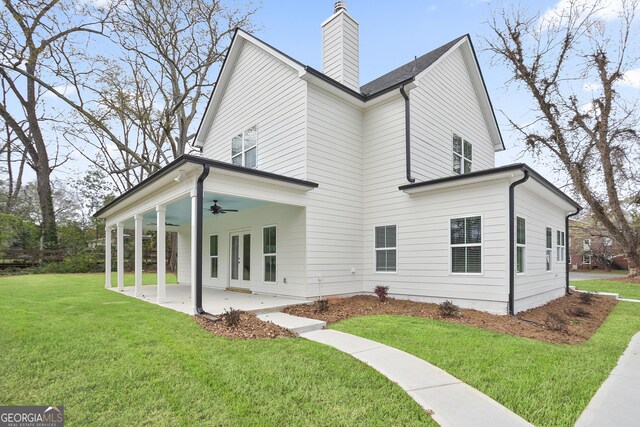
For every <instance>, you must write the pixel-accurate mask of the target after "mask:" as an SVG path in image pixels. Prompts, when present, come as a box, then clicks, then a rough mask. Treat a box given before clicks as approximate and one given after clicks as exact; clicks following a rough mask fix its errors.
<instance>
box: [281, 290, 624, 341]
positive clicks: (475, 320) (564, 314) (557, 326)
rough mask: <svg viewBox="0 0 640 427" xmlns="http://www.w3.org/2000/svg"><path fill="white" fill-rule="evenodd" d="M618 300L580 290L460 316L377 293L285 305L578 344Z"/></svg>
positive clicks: (299, 311) (336, 315)
mask: <svg viewBox="0 0 640 427" xmlns="http://www.w3.org/2000/svg"><path fill="white" fill-rule="evenodd" d="M617 303H618V301H617V300H616V299H614V298H610V297H603V296H593V301H592V302H591V303H590V304H585V303H583V302H581V300H580V297H579V294H571V295H567V296H564V297H561V298H558V299H555V300H553V301H550V302H549V303H547V304H545V305H543V306H541V307H536V308H534V309H531V310H528V311H525V312H521V313H518V315H516V316H504V315H495V314H489V313H485V312H483V311H477V310H467V309H460V310H459V314H458V315H457V316H454V317H447V316H442V315H441V314H440V311H439V309H438V305H436V304H429V303H421V302H415V301H408V300H399V299H393V298H389V299H387V301H385V302H380V301H379V300H378V298H377V297H374V296H355V297H350V298H334V299H329V306H328V310H327V311H326V312H322V313H319V312H317V311H316V305H296V306H293V307H288V308H286V309H284V312H285V313H289V314H292V315H294V316H302V317H310V318H313V319H319V320H324V321H326V322H327V323H335V322H339V321H340V320H343V319H347V318H349V317H355V316H366V315H374V314H390V315H404V316H416V317H425V318H429V319H438V320H442V321H445V322H453V323H462V324H466V325H471V326H476V327H480V328H484V329H489V330H492V331H496V332H500V333H505V334H509V335H517V336H521V337H526V338H533V339H536V340H540V341H546V342H553V343H565V344H577V343H581V342H584V341H586V340H588V339H589V338H590V337H591V336H592V335H593V334H594V333H595V331H596V330H597V329H598V328H599V327H600V325H601V324H602V322H604V320H605V319H606V318H607V316H608V315H609V313H611V311H612V310H613V308H614V307H615V306H616V304H617ZM580 310H583V311H584V312H586V313H584V312H580ZM579 314H582V316H580V315H579Z"/></svg>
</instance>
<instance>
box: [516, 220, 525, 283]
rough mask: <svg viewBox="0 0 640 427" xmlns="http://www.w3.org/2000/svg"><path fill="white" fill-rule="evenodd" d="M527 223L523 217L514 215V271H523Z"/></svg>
mask: <svg viewBox="0 0 640 427" xmlns="http://www.w3.org/2000/svg"><path fill="white" fill-rule="evenodd" d="M526 243H527V225H526V222H525V220H524V218H520V217H516V273H524V265H525V255H526V247H525V245H526Z"/></svg>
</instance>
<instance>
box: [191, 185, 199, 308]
mask: <svg viewBox="0 0 640 427" xmlns="http://www.w3.org/2000/svg"><path fill="white" fill-rule="evenodd" d="M197 253H198V197H197V194H196V192H195V191H192V192H191V314H198V313H196V281H197V280H198V278H197V274H198V273H197V271H196V270H197V269H198V263H197V261H196V254H197Z"/></svg>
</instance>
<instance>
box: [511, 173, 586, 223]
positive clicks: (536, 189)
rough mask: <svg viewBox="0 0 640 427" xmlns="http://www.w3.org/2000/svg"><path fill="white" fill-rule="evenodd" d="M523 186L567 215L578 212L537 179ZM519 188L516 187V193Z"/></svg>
mask: <svg viewBox="0 0 640 427" xmlns="http://www.w3.org/2000/svg"><path fill="white" fill-rule="evenodd" d="M522 186H523V187H524V188H526V189H527V190H529V191H531V192H532V193H534V194H537V195H538V196H540V197H541V198H542V199H544V200H546V201H548V202H550V203H552V204H554V205H555V206H558V207H559V208H561V209H562V210H564V212H565V214H570V213H573V212H575V211H576V207H575V206H573V205H572V204H571V203H569V202H568V201H566V200H565V199H563V198H562V197H560V196H559V195H558V194H556V193H554V192H553V191H551V190H549V189H548V188H547V187H545V186H544V185H543V184H542V183H540V182H539V181H538V180H537V179H535V177H534V178H530V179H529V180H527V182H525V183H523V184H522ZM517 188H518V187H516V191H518V190H517Z"/></svg>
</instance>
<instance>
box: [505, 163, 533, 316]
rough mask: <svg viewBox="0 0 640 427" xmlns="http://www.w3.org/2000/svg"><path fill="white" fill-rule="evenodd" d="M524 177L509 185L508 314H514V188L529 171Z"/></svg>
mask: <svg viewBox="0 0 640 427" xmlns="http://www.w3.org/2000/svg"><path fill="white" fill-rule="evenodd" d="M522 172H523V173H524V176H523V177H522V178H521V179H519V180H517V181H514V182H512V183H511V185H509V308H508V310H509V314H510V315H513V314H514V312H515V308H514V307H515V283H516V266H515V261H516V259H515V258H516V256H515V251H516V249H515V246H516V243H515V234H516V233H515V189H516V186H518V185H520V184H522V183H524V182H526V181H527V180H528V179H529V171H528V170H526V169H522Z"/></svg>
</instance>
